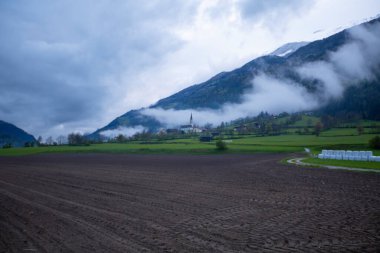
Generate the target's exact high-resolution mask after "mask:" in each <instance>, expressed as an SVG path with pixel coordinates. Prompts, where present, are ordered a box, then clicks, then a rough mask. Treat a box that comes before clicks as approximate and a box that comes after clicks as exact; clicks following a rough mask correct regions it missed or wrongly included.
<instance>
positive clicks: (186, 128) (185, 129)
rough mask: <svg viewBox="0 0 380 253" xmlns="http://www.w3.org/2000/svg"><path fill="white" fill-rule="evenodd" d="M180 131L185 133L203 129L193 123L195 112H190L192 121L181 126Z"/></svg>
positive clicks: (198, 131)
mask: <svg viewBox="0 0 380 253" xmlns="http://www.w3.org/2000/svg"><path fill="white" fill-rule="evenodd" d="M180 131H182V132H184V133H201V132H202V129H200V128H197V127H196V126H195V125H194V123H193V114H192V113H191V114H190V122H189V124H188V125H182V126H180Z"/></svg>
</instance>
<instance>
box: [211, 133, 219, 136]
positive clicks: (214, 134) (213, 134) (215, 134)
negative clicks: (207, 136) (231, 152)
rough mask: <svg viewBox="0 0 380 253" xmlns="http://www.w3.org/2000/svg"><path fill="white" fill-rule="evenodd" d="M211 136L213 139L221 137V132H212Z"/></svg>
mask: <svg viewBox="0 0 380 253" xmlns="http://www.w3.org/2000/svg"><path fill="white" fill-rule="evenodd" d="M211 135H212V137H215V136H219V135H220V133H219V132H212V133H211Z"/></svg>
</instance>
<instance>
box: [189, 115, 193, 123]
mask: <svg viewBox="0 0 380 253" xmlns="http://www.w3.org/2000/svg"><path fill="white" fill-rule="evenodd" d="M190 125H193V113H191V114H190Z"/></svg>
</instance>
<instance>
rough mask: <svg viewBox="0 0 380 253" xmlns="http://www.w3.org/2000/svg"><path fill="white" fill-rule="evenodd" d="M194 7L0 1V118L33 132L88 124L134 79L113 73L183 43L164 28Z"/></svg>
mask: <svg viewBox="0 0 380 253" xmlns="http://www.w3.org/2000/svg"><path fill="white" fill-rule="evenodd" d="M194 8H196V2H195V1H194V2H193V3H192V4H186V5H185V4H182V3H181V4H174V3H173V2H172V1H168V0H164V1H158V0H157V1H146V2H145V3H141V1H121V0H115V1H106V0H100V1H95V2H94V1H89V0H84V1H74V0H67V1H53V2H52V1H48V0H39V1H34V0H31V1H26V0H19V1H1V3H0V36H1V37H2V39H1V40H0V90H1V94H0V119H3V120H7V121H10V122H12V123H15V124H17V125H19V126H20V127H23V128H25V129H26V130H28V131H31V132H32V133H33V134H36V135H39V134H43V135H45V134H48V133H50V134H55V133H54V131H56V129H60V131H62V132H65V131H66V132H67V131H73V130H76V129H72V127H76V128H77V129H86V127H85V126H86V125H87V126H88V125H90V126H91V127H94V123H95V122H96V123H98V124H99V120H101V119H100V118H101V117H102V115H104V114H105V113H107V111H108V110H109V108H110V107H112V106H117V105H118V102H117V101H118V100H122V99H123V97H124V95H125V94H123V92H125V90H127V89H126V87H127V86H128V85H136V84H135V83H133V84H131V83H119V80H120V78H119V77H120V76H123V75H128V74H130V75H132V74H133V73H136V72H138V71H139V70H140V69H142V68H145V67H148V66H151V65H154V64H157V62H158V61H159V60H160V59H161V57H163V56H164V55H165V54H168V53H170V52H171V51H172V50H175V49H176V48H178V47H180V46H181V45H182V44H181V43H182V42H181V41H179V40H178V39H176V38H175V37H174V36H172V35H171V34H170V33H169V32H168V31H167V30H166V28H167V27H168V26H169V25H170V24H173V23H181V22H185V21H186V22H187V21H188V20H189V19H191V16H192V15H193V12H194ZM137 85H138V84H137ZM108 120H109V119H108ZM103 123H105V122H103ZM103 123H102V124H103ZM59 126H61V127H59ZM62 126H64V127H63V129H62ZM65 126H66V127H65ZM91 130H94V129H91ZM49 131H50V132H49ZM52 132H53V133H52Z"/></svg>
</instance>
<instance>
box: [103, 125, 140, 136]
mask: <svg viewBox="0 0 380 253" xmlns="http://www.w3.org/2000/svg"><path fill="white" fill-rule="evenodd" d="M144 130H146V129H145V127H143V126H135V127H119V128H116V129H112V130H105V131H102V132H100V133H99V134H100V135H102V136H105V137H107V138H115V137H117V136H118V135H123V136H126V137H131V136H133V135H135V134H137V133H141V132H143V131H144Z"/></svg>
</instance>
